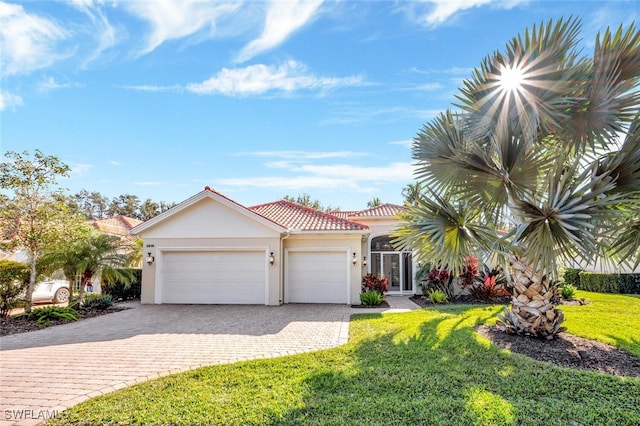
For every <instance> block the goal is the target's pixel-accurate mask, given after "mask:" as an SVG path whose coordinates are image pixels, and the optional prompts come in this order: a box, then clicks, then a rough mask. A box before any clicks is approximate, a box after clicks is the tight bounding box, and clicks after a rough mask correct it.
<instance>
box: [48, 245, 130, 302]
mask: <svg viewBox="0 0 640 426" xmlns="http://www.w3.org/2000/svg"><path fill="white" fill-rule="evenodd" d="M132 250H134V249H133V247H128V246H125V245H123V242H122V240H121V239H120V237H117V236H114V235H108V234H92V235H91V236H89V237H88V238H86V239H82V240H79V241H76V242H72V243H71V244H68V245H66V246H64V247H61V248H59V249H57V250H54V251H51V252H49V253H47V254H46V255H44V256H43V258H42V262H43V265H45V267H46V269H47V270H49V271H55V270H62V271H63V272H64V274H65V276H66V277H67V279H68V280H69V281H70V282H74V281H75V277H76V275H80V277H81V278H80V292H79V295H78V299H79V300H82V297H83V295H84V288H85V287H86V286H88V285H92V283H93V280H94V279H95V278H100V279H102V280H105V281H107V282H115V281H121V282H123V283H125V284H131V282H133V281H134V280H135V276H134V274H133V272H132V271H131V270H129V269H126V268H127V267H128V266H130V264H131V261H132V260H133V259H134V258H135V256H133V255H132Z"/></svg>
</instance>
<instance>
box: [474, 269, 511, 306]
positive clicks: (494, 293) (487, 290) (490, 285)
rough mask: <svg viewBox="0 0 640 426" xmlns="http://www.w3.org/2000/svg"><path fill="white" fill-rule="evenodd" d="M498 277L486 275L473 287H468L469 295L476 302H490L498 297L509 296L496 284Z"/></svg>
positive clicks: (505, 290) (507, 292)
mask: <svg viewBox="0 0 640 426" xmlns="http://www.w3.org/2000/svg"><path fill="white" fill-rule="evenodd" d="M497 278H498V276H497V275H491V274H490V273H486V274H485V275H484V276H483V277H482V278H479V279H478V280H477V282H476V284H475V285H473V286H471V287H469V294H470V295H471V297H473V298H474V299H476V300H482V301H485V302H491V301H493V300H495V299H497V298H499V297H503V296H509V291H507V289H505V288H504V287H503V286H502V285H500V284H498V283H497V282H496V280H497Z"/></svg>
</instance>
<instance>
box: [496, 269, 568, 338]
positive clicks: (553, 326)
mask: <svg viewBox="0 0 640 426" xmlns="http://www.w3.org/2000/svg"><path fill="white" fill-rule="evenodd" d="M511 268H512V269H513V275H512V283H513V290H512V294H511V306H510V307H505V310H504V313H503V314H502V315H498V321H497V323H496V325H497V326H498V328H500V329H501V330H503V331H506V332H507V333H510V334H520V335H527V336H535V337H544V338H546V339H549V340H550V339H553V338H554V337H555V336H556V335H557V334H558V333H560V332H562V331H565V330H566V328H565V327H561V326H560V325H561V324H562V322H563V321H564V314H563V313H562V311H561V310H559V309H556V308H555V304H554V303H555V301H556V300H557V299H558V289H557V288H556V287H555V286H553V285H552V284H551V283H550V282H549V280H548V279H547V277H546V276H542V274H541V273H540V272H533V270H532V268H531V265H529V264H528V262H525V261H523V260H522V259H518V258H514V259H513V260H512V261H511Z"/></svg>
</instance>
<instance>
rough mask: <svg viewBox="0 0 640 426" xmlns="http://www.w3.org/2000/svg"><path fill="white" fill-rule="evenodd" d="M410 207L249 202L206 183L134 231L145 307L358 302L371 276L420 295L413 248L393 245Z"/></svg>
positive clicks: (400, 291)
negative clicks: (351, 208) (323, 207)
mask: <svg viewBox="0 0 640 426" xmlns="http://www.w3.org/2000/svg"><path fill="white" fill-rule="evenodd" d="M402 209H403V207H402V206H397V205H392V204H385V205H382V206H379V207H375V208H372V209H369V210H364V211H358V212H337V213H335V214H329V213H323V212H320V211H316V210H313V209H310V208H307V207H303V206H300V205H298V204H294V203H291V202H288V201H284V200H281V201H276V202H273V203H268V204H261V205H258V206H254V207H245V206H242V205H240V204H238V203H237V202H235V201H233V200H231V199H229V198H227V197H225V196H224V195H222V194H220V193H219V192H216V191H214V190H212V189H210V188H209V187H207V188H205V189H204V190H203V191H201V192H199V193H197V194H196V195H194V196H192V197H191V198H188V199H187V200H185V201H183V202H182V203H180V204H178V205H176V206H174V207H173V208H171V209H169V210H167V211H165V212H163V213H161V214H160V215H158V216H156V217H154V218H152V219H150V220H148V221H146V222H144V223H142V224H140V225H138V226H136V227H134V228H133V229H132V230H131V233H132V234H134V235H137V236H138V237H140V238H142V239H143V241H144V254H143V255H144V262H143V263H144V265H143V270H142V296H141V299H142V303H156V304H157V303H188V304H263V305H279V304H282V303H340V304H359V303H360V288H361V283H362V277H363V276H364V275H365V274H367V273H369V272H372V273H376V274H380V275H382V276H385V277H387V278H388V279H389V294H414V293H415V290H414V289H415V283H414V279H413V275H414V271H415V268H416V265H415V264H414V262H413V260H412V257H411V253H409V252H398V251H396V250H395V249H394V248H393V247H392V245H391V244H390V241H389V235H390V232H391V231H392V229H393V228H394V227H395V226H396V225H397V224H398V219H397V218H396V215H397V213H398V212H399V211H400V210H402Z"/></svg>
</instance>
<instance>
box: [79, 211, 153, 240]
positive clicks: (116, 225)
mask: <svg viewBox="0 0 640 426" xmlns="http://www.w3.org/2000/svg"><path fill="white" fill-rule="evenodd" d="M141 223H142V221H141V220H138V219H135V218H133V217H127V216H122V215H121V216H114V217H106V218H104V219H95V220H92V221H91V222H90V224H91V225H92V226H93V227H94V228H96V229H97V230H98V231H100V232H104V233H105V234H112V235H120V236H123V237H128V236H129V230H130V229H131V228H133V227H134V226H138V225H140V224H141Z"/></svg>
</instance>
